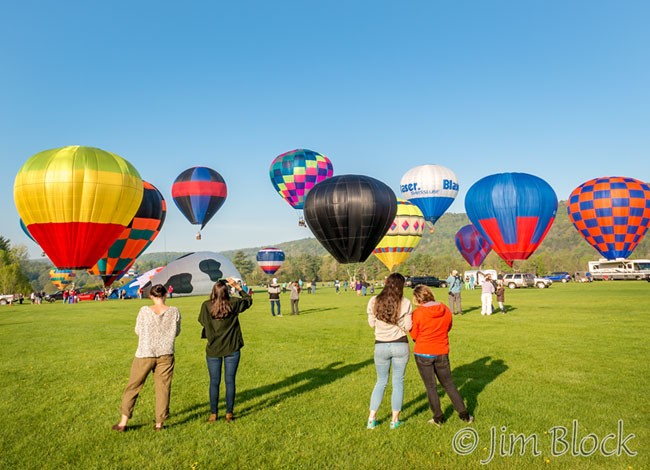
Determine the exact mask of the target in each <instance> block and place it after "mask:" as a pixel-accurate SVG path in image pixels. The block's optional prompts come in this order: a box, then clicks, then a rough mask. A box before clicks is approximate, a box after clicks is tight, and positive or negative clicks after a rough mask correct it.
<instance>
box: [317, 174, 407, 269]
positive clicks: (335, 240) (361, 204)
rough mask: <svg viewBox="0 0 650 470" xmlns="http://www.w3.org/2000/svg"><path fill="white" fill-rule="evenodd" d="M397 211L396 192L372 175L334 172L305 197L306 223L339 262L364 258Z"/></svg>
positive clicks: (377, 241)
mask: <svg viewBox="0 0 650 470" xmlns="http://www.w3.org/2000/svg"><path fill="white" fill-rule="evenodd" d="M396 213H397V200H396V198H395V193H393V191H392V190H391V189H390V188H389V187H388V186H387V185H386V184H384V183H382V182H381V181H379V180H376V179H374V178H371V177H369V176H361V175H343V176H334V177H332V178H329V179H326V180H325V181H322V182H320V183H318V184H317V185H316V186H314V187H313V188H312V189H311V191H309V194H307V198H306V199H305V219H306V220H307V225H308V226H309V228H310V229H311V231H312V233H313V234H314V236H315V237H316V239H317V240H318V241H319V242H320V243H321V245H323V247H324V248H325V249H326V250H327V251H329V252H330V253H331V255H332V256H334V258H335V259H336V260H337V261H338V262H339V263H359V262H362V261H365V260H366V259H367V258H368V256H370V254H371V253H372V250H373V249H374V248H375V247H376V246H377V244H378V243H379V241H380V240H381V239H382V238H383V237H384V235H386V232H388V229H390V226H391V224H392V223H393V220H394V219H395V214H396Z"/></svg>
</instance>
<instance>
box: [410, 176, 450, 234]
mask: <svg viewBox="0 0 650 470" xmlns="http://www.w3.org/2000/svg"><path fill="white" fill-rule="evenodd" d="M400 195H401V197H402V198H404V199H407V200H408V201H409V202H411V203H413V204H415V205H416V206H418V207H419V208H420V210H421V211H422V213H423V214H424V218H425V219H426V220H428V221H429V222H431V223H432V224H435V223H436V221H437V220H438V219H439V218H440V216H441V215H442V214H444V213H445V211H446V210H447V209H449V206H451V204H452V203H453V202H454V199H456V196H457V195H458V178H456V174H455V173H454V172H453V171H451V170H450V169H449V168H446V167H444V166H440V165H419V166H416V167H414V168H411V169H410V170H409V171H407V172H406V173H404V176H402V180H401V181H400Z"/></svg>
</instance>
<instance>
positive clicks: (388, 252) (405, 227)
mask: <svg viewBox="0 0 650 470" xmlns="http://www.w3.org/2000/svg"><path fill="white" fill-rule="evenodd" d="M424 225H425V221H424V216H423V215H422V211H420V209H418V207H417V206H416V205H414V204H411V203H410V202H408V201H407V200H405V199H401V198H397V215H396V216H395V219H394V220H393V223H392V224H391V226H390V228H389V229H388V232H387V233H386V235H384V238H382V239H381V241H380V242H379V244H378V245H377V246H376V247H375V249H374V250H373V254H374V255H375V256H376V257H377V258H379V261H381V262H382V263H384V265H385V266H386V267H387V268H388V270H390V271H392V270H393V268H394V267H395V266H397V265H400V264H402V263H403V262H404V261H406V259H407V258H408V257H409V255H410V254H411V252H412V251H413V250H414V249H415V247H416V246H418V243H420V240H421V239H422V234H423V233H424Z"/></svg>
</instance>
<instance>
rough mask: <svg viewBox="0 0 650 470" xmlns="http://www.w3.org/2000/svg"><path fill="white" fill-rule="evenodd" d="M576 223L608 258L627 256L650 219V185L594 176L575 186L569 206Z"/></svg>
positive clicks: (638, 240)
mask: <svg viewBox="0 0 650 470" xmlns="http://www.w3.org/2000/svg"><path fill="white" fill-rule="evenodd" d="M567 211H568V213H569V218H570V219H571V222H573V225H574V227H575V228H576V229H577V230H578V232H580V235H582V236H583V238H584V239H585V240H587V242H588V243H589V244H590V245H591V246H593V247H594V248H595V249H596V250H598V252H599V253H600V254H601V255H603V256H604V257H605V258H607V259H616V258H627V257H628V256H630V255H631V254H632V252H633V251H634V249H635V248H636V246H637V245H638V244H639V242H640V241H641V240H642V239H643V237H644V236H645V233H646V231H647V230H648V224H649V222H650V186H649V185H648V184H647V183H644V182H642V181H639V180H637V179H634V178H626V177H622V176H611V177H603V178H594V179H592V180H589V181H587V182H585V183H583V184H581V185H580V186H578V187H577V188H575V189H574V190H573V192H572V193H571V195H570V196H569V204H568V206H567Z"/></svg>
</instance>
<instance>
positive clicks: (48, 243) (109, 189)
mask: <svg viewBox="0 0 650 470" xmlns="http://www.w3.org/2000/svg"><path fill="white" fill-rule="evenodd" d="M143 191H144V190H143V184H142V178H141V177H140V174H139V173H138V171H137V170H136V169H135V167H134V166H133V165H131V164H130V163H129V162H128V161H126V160H125V159H124V158H122V157H120V156H119V155H116V154H114V153H111V152H107V151H105V150H101V149H98V148H93V147H82V146H69V147H62V148H57V149H51V150H45V151H43V152H40V153H37V154H36V155H34V156H32V157H31V158H29V159H28V160H27V162H25V164H24V165H23V166H22V168H21V169H20V171H19V172H18V174H17V175H16V180H15V182H14V202H15V204H16V209H17V210H18V214H19V215H20V217H21V219H22V220H23V222H24V223H25V225H26V226H27V228H28V229H29V233H30V234H32V236H33V237H34V239H35V240H36V242H37V243H38V244H39V245H40V246H41V248H42V249H43V251H45V253H46V254H47V255H48V256H49V257H50V259H51V260H52V262H53V263H54V265H55V266H56V267H57V268H59V269H87V268H90V267H91V266H93V265H94V264H95V263H96V262H97V260H98V259H99V258H101V257H102V255H103V254H104V253H105V252H106V251H107V250H108V248H109V247H110V246H111V244H112V243H113V241H115V239H116V238H117V237H118V236H119V235H120V233H122V231H123V230H124V228H125V227H126V226H127V225H128V224H129V222H131V220H132V219H133V216H134V215H135V213H136V212H137V210H138V208H139V207H140V202H141V200H142V194H143Z"/></svg>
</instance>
